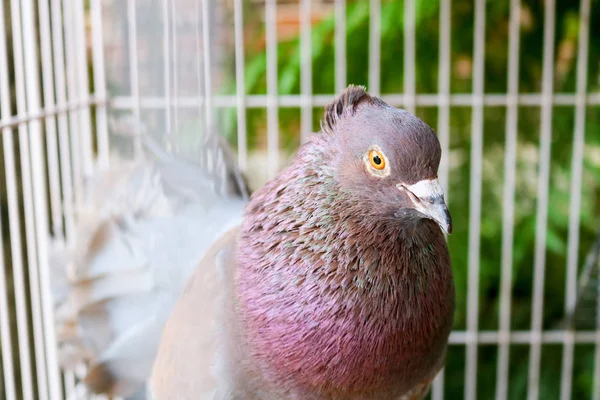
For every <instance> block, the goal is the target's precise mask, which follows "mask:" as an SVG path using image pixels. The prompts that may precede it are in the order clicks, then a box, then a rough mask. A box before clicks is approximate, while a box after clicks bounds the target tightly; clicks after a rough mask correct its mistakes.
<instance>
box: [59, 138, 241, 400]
mask: <svg viewBox="0 0 600 400" xmlns="http://www.w3.org/2000/svg"><path fill="white" fill-rule="evenodd" d="M212 140H213V141H212V142H210V143H206V145H205V146H204V147H203V151H204V153H203V154H202V155H201V157H200V160H201V161H202V163H203V165H199V164H194V163H191V162H188V161H186V160H184V159H183V158H181V157H176V156H173V155H170V154H167V153H166V152H164V151H163V150H162V149H161V148H160V147H159V146H158V145H157V144H156V143H154V142H151V141H148V140H147V141H146V143H145V144H146V148H147V150H149V153H150V154H149V155H146V156H145V157H143V158H142V159H141V160H137V161H124V160H120V161H117V162H113V164H114V165H112V166H111V168H110V169H109V170H108V171H106V172H104V173H101V174H99V175H98V176H96V177H95V179H94V181H93V182H92V185H91V190H90V191H89V196H88V198H87V199H86V202H85V204H84V205H83V206H82V207H81V208H80V209H79V210H78V212H77V215H76V217H77V224H76V235H75V237H74V240H72V242H71V243H69V244H68V245H67V244H65V243H64V241H61V240H56V239H54V240H52V241H51V255H50V264H51V268H52V270H53V282H52V288H53V291H54V299H55V307H56V327H57V336H58V341H59V343H58V345H59V355H60V358H61V363H62V365H63V367H65V368H74V367H75V366H76V365H78V364H81V363H84V364H85V365H86V366H87V367H88V368H87V373H86V375H85V376H84V377H82V378H83V381H84V382H85V384H86V385H87V387H88V389H89V390H91V391H93V392H95V393H105V394H108V395H119V396H129V395H133V394H134V393H136V392H138V391H139V390H140V389H142V387H143V384H144V382H145V380H146V379H147V378H148V376H149V374H150V371H151V367H152V363H153V361H154V358H155V355H156V351H157V347H158V343H159V340H160V336H161V333H162V328H163V326H164V324H165V321H166V319H167V317H168V315H169V313H170V311H171V309H172V308H173V306H174V304H175V301H176V300H177V299H178V297H179V295H180V293H181V291H182V289H183V287H184V285H185V282H186V280H187V278H188V277H189V275H190V274H191V272H192V271H193V269H194V268H195V267H196V266H197V265H198V262H199V261H200V260H201V258H202V257H203V255H204V253H205V251H206V250H207V248H208V247H209V245H210V244H211V243H212V242H213V241H214V240H215V238H217V237H218V236H220V235H221V234H222V233H223V232H225V231H227V230H228V229H230V228H231V227H232V226H234V225H237V224H238V223H239V222H240V221H241V217H242V212H243V207H244V205H245V200H246V197H247V194H246V189H245V187H244V185H243V182H242V180H241V178H240V176H239V174H238V173H237V171H236V169H235V166H234V165H235V163H234V162H232V161H231V155H230V154H229V153H228V148H227V147H226V145H224V144H223V143H222V142H220V141H219V139H218V138H216V137H214V138H213V139H212Z"/></svg>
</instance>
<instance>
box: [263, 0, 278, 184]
mask: <svg viewBox="0 0 600 400" xmlns="http://www.w3.org/2000/svg"><path fill="white" fill-rule="evenodd" d="M276 7H277V3H276V1H275V0H266V9H265V23H266V25H267V26H266V34H267V153H268V155H267V159H268V160H267V164H268V169H267V178H268V179H271V178H273V177H274V176H275V174H276V173H277V170H278V169H279V116H278V110H277V25H276V23H277V9H276Z"/></svg>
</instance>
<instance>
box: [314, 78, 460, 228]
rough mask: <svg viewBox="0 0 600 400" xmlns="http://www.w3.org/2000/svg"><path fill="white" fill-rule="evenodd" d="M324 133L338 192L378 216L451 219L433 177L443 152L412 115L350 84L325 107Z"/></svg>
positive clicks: (446, 224)
mask: <svg viewBox="0 0 600 400" xmlns="http://www.w3.org/2000/svg"><path fill="white" fill-rule="evenodd" d="M321 125H322V131H323V133H324V134H325V135H326V136H327V138H328V140H327V145H326V146H327V147H328V149H326V151H328V152H329V153H330V155H331V157H332V161H333V164H334V175H335V180H336V181H337V184H338V188H339V190H340V191H342V192H343V193H344V195H346V196H347V197H348V198H349V199H351V200H352V201H353V202H359V203H361V205H362V206H366V207H369V209H370V210H371V211H374V212H375V214H378V215H380V216H381V217H382V218H409V219H412V220H418V219H421V218H429V219H431V220H433V221H435V222H436V223H437V224H439V226H440V227H441V229H442V230H443V231H445V232H446V233H451V232H452V220H451V217H450V213H449V211H448V208H447V206H446V203H445V200H444V193H443V190H442V187H441V186H440V184H439V182H438V179H437V171H438V166H439V164H440V157H441V148H440V143H439V141H438V138H437V136H436V134H435V132H434V131H433V130H432V129H431V128H430V127H429V126H428V125H427V124H426V123H424V122H423V121H421V120H420V119H419V118H417V117H415V116H414V115H412V114H410V113H409V112H406V111H404V110H400V109H397V108H394V107H391V106H389V105H388V104H386V103H385V102H383V101H382V100H380V99H379V98H376V97H373V96H370V95H369V94H367V92H366V91H365V89H364V88H362V87H358V86H349V87H348V88H347V89H346V90H344V92H343V93H342V94H341V95H339V96H338V97H337V98H336V99H335V100H334V101H333V102H332V103H331V104H329V105H328V106H327V107H326V109H325V117H324V119H323V121H322V124H321Z"/></svg>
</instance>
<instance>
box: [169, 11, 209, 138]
mask: <svg viewBox="0 0 600 400" xmlns="http://www.w3.org/2000/svg"><path fill="white" fill-rule="evenodd" d="M175 2H176V0H171V20H170V27H171V40H172V43H171V46H172V48H173V49H175V51H173V53H171V57H172V58H173V99H172V100H173V102H172V105H173V124H174V133H175V135H177V133H178V131H179V96H178V92H179V87H178V85H179V80H178V79H177V75H178V74H179V71H178V70H177V9H176V8H175ZM204 3H205V0H202V7H203V8H204ZM203 22H204V21H203ZM202 31H203V33H204V23H203V24H202ZM207 51H208V49H206V48H205V49H204V55H205V56H204V59H205V60H206V58H207V54H206V52H207ZM205 66H206V62H205ZM204 72H205V73H206V69H205V70H204ZM204 88H205V89H206V82H205V85H204ZM175 137H177V136H175ZM176 147H177V145H176Z"/></svg>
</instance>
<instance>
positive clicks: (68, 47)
mask: <svg viewBox="0 0 600 400" xmlns="http://www.w3.org/2000/svg"><path fill="white" fill-rule="evenodd" d="M63 11H64V14H63V17H64V22H61V24H64V25H63V26H64V30H65V33H64V39H65V43H64V45H65V56H66V67H67V68H66V69H67V70H66V75H65V76H66V78H67V85H66V89H67V101H76V100H77V79H76V78H77V72H76V65H75V54H74V51H75V43H74V40H75V34H76V33H75V32H74V23H75V22H74V17H73V11H74V10H73V5H72V0H63ZM79 127H80V114H79V113H78V112H76V111H69V136H70V146H69V148H70V149H72V150H73V151H72V152H71V154H70V155H71V157H72V160H73V161H72V170H73V188H74V194H75V203H77V204H79V203H80V202H81V199H82V196H83V181H82V178H83V173H82V160H81V154H80V152H81V150H80V149H81V146H80V137H79V136H80V135H79Z"/></svg>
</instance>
